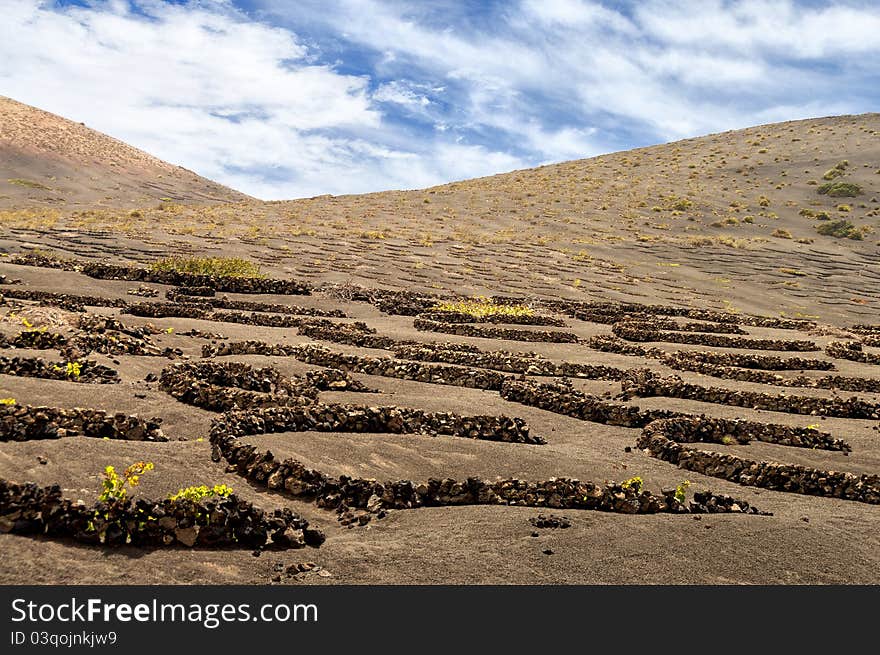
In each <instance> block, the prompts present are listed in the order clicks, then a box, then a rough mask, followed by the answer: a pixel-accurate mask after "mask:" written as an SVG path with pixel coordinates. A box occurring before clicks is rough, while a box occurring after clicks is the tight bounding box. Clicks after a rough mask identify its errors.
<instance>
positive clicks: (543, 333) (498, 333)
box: [413, 317, 578, 343]
mask: <svg viewBox="0 0 880 655" xmlns="http://www.w3.org/2000/svg"><path fill="white" fill-rule="evenodd" d="M413 327H414V328H416V329H417V330H422V331H424V332H442V333H445V334H457V335H459V336H463V337H479V338H482V339H506V340H509V341H541V342H548V343H577V341H578V336H577V335H576V334H574V333H573V332H561V331H559V330H516V329H512V328H497V327H485V326H481V325H469V324H464V323H441V322H439V321H431V320H428V319H425V318H418V317H417V318H416V319H415V320H413Z"/></svg>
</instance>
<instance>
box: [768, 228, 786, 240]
mask: <svg viewBox="0 0 880 655" xmlns="http://www.w3.org/2000/svg"><path fill="white" fill-rule="evenodd" d="M770 236H771V237H776V238H777V239H791V232H789V231H788V230H786V229H784V228H781V227H780V228H776V229H775V230H773V232H772V233H771V234H770Z"/></svg>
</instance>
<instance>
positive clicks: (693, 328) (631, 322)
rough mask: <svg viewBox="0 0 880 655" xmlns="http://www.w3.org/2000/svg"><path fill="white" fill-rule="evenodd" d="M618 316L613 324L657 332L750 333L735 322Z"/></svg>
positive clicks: (603, 320) (603, 316)
mask: <svg viewBox="0 0 880 655" xmlns="http://www.w3.org/2000/svg"><path fill="white" fill-rule="evenodd" d="M581 316H583V315H581ZM616 316H617V315H616ZM617 317H618V320H616V321H611V323H612V324H615V323H623V324H624V325H627V326H633V327H638V328H640V329H642V330H646V331H654V332H656V331H658V330H667V331H671V332H697V333H709V334H748V332H746V331H745V330H743V329H742V328H741V327H739V326H738V325H736V324H735V323H702V322H694V321H689V322H682V323H679V322H678V321H674V320H673V319H671V318H665V317H659V318H658V317H656V316H648V315H642V316H640V317H636V316H635V315H626V316H624V317H619V316H617ZM595 318H601V319H602V320H600V321H593V322H601V323H606V322H607V321H606V320H605V319H606V318H609V317H607V316H605V315H601V316H597V317H595ZM682 338H686V337H682ZM638 341H648V339H638Z"/></svg>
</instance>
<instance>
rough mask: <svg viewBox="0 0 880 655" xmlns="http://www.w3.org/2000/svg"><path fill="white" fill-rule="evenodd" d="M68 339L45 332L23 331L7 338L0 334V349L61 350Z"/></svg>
mask: <svg viewBox="0 0 880 655" xmlns="http://www.w3.org/2000/svg"><path fill="white" fill-rule="evenodd" d="M67 342H68V339H67V337H66V336H64V335H63V334H58V333H55V332H47V331H46V330H23V331H22V332H19V333H18V334H17V335H15V336H14V337H13V338H11V339H10V338H9V337H7V336H6V335H4V334H0V348H29V349H31V350H57V349H59V348H63V347H64V346H65V345H66V344H67Z"/></svg>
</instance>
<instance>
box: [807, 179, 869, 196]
mask: <svg viewBox="0 0 880 655" xmlns="http://www.w3.org/2000/svg"><path fill="white" fill-rule="evenodd" d="M816 191H818V192H819V193H821V194H822V195H827V196H831V197H832V198H855V197H856V196H858V195H861V194H862V187H860V186H859V185H858V184H853V183H852V182H826V183H825V184H823V185H822V186H820V187H819V188H818V189H816Z"/></svg>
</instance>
